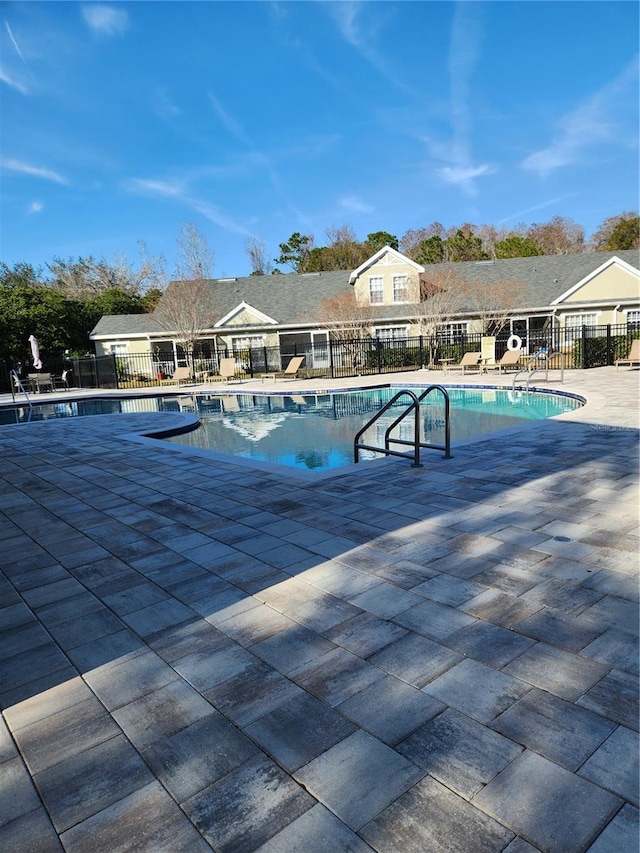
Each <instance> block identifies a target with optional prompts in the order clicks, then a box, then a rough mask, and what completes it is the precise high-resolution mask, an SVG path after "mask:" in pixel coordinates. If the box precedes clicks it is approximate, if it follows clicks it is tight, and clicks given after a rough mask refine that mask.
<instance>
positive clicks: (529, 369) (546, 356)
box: [511, 350, 565, 391]
mask: <svg viewBox="0 0 640 853" xmlns="http://www.w3.org/2000/svg"><path fill="white" fill-rule="evenodd" d="M564 355H565V354H564V353H563V352H562V350H555V351H554V352H549V353H536V354H535V357H534V359H533V362H534V363H533V366H531V364H527V365H525V366H524V367H521V368H520V370H519V371H518V372H517V373H516V374H515V376H514V377H513V382H512V383H511V390H512V391H515V390H516V380H517V378H518V377H519V376H520V374H521V373H527V380H526V390H527V391H528V390H529V382H530V381H531V379H532V378H533V376H534V374H536V373H537V372H538V371H539V370H543V369H544V380H545V382H548V381H549V361H550V360H551V359H552V358H555V357H556V356H560V357H561V358H562V364H561V367H560V382H562V383H564ZM539 360H540V361H542V362H543V364H542V365H540V364H539V363H538V361H539Z"/></svg>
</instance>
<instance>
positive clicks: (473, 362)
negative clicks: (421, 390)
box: [442, 352, 482, 374]
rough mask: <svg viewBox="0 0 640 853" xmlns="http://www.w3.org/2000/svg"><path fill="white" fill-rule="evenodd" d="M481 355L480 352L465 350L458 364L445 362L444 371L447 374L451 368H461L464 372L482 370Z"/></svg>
mask: <svg viewBox="0 0 640 853" xmlns="http://www.w3.org/2000/svg"><path fill="white" fill-rule="evenodd" d="M480 356H481V353H479V352H465V354H464V355H463V356H462V358H461V359H460V361H459V363H458V364H445V365H444V369H443V371H442V372H443V373H445V374H446V373H448V372H449V371H450V370H461V371H462V373H463V374H464V373H466V372H467V370H480V369H481V368H482V365H481V364H480Z"/></svg>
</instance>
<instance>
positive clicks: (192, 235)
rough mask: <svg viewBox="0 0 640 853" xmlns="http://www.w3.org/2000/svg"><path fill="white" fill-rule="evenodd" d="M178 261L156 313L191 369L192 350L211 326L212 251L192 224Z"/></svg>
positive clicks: (183, 232)
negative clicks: (182, 352) (182, 351)
mask: <svg viewBox="0 0 640 853" xmlns="http://www.w3.org/2000/svg"><path fill="white" fill-rule="evenodd" d="M176 242H177V244H178V251H179V260H178V263H177V265H176V276H177V277H178V278H179V279H180V281H172V282H171V283H170V284H169V287H168V288H167V289H166V291H165V293H164V295H163V296H162V298H161V299H160V302H159V303H158V307H157V308H156V310H155V311H154V312H153V316H154V317H155V319H156V320H157V321H158V323H159V324H160V326H161V327H162V328H163V329H165V330H166V331H167V332H168V333H169V334H171V335H173V337H174V338H175V340H176V342H177V343H178V344H180V346H181V347H182V349H183V350H184V353H185V358H186V359H187V363H188V365H189V367H190V368H192V364H191V359H192V356H193V350H194V347H195V344H196V341H198V340H199V339H200V338H201V336H202V333H203V332H204V330H205V329H206V328H207V326H208V325H209V324H210V322H211V315H212V312H213V299H212V295H213V290H212V284H211V282H210V281H209V279H210V278H211V273H212V271H213V251H212V249H211V248H210V247H209V243H208V241H207V238H206V237H205V236H204V234H203V233H202V232H201V231H200V230H199V229H198V228H197V227H196V225H194V224H193V223H189V224H187V225H184V226H183V227H182V230H181V232H180V235H179V237H178V238H177V241H176Z"/></svg>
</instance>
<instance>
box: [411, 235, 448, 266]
mask: <svg viewBox="0 0 640 853" xmlns="http://www.w3.org/2000/svg"><path fill="white" fill-rule="evenodd" d="M446 256H447V252H446V243H445V241H444V240H443V239H442V237H439V236H438V235H437V234H434V235H433V236H431V237H427V239H426V240H423V241H422V242H421V243H420V245H419V247H418V250H417V252H416V254H415V258H414V260H415V262H416V263H417V264H421V265H422V266H426V265H427V264H441V263H443V262H444V261H445V260H446Z"/></svg>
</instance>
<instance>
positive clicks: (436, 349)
mask: <svg viewBox="0 0 640 853" xmlns="http://www.w3.org/2000/svg"><path fill="white" fill-rule="evenodd" d="M519 337H520V341H521V345H522V349H523V351H524V353H525V354H527V355H533V354H534V353H536V352H538V351H546V352H547V353H561V354H562V356H561V358H562V363H563V365H564V367H567V368H578V369H584V368H589V367H602V366H605V365H611V364H614V363H615V361H616V359H619V358H624V357H625V356H626V355H627V353H628V351H629V349H630V347H631V341H632V339H633V338H637V337H640V329H637V328H632V327H630V326H628V325H626V324H620V325H617V326H613V325H608V326H581V327H576V328H569V329H566V328H565V329H554V330H550V331H548V332H542V333H536V334H532V335H529V336H526V335H522V334H521V335H520V336H519ZM482 338H483V335H481V334H470V335H458V336H445V337H442V336H438V337H429V336H426V335H421V336H419V337H415V338H404V339H399V340H392V341H388V340H381V339H377V338H366V339H358V340H330V341H328V342H327V343H324V344H317V343H313V344H309V345H307V346H302V345H292V346H289V347H286V346H282V347H252V348H251V349H243V350H238V351H231V350H227V349H220V350H219V351H218V352H217V353H215V354H214V355H212V356H211V357H206V358H205V357H203V355H202V354H201V353H198V352H196V353H195V354H187V353H185V352H183V351H182V350H181V349H178V352H177V353H174V352H172V351H156V352H153V353H148V354H145V353H138V354H131V355H106V356H98V357H96V356H93V357H86V358H75V359H63V358H52V359H47V358H46V356H45V357H42V356H41V357H42V358H43V366H42V372H47V373H51V374H52V376H54V377H56V376H57V377H61V376H62V373H63V371H67V381H68V384H69V386H70V387H74V388H144V387H147V386H157V385H159V384H170V383H171V377H172V375H173V373H174V371H175V369H176V368H177V367H188V368H189V369H190V371H191V374H192V376H193V379H194V380H195V381H206V380H207V379H213V378H215V377H216V376H217V375H219V367H220V359H221V358H229V357H233V358H234V359H235V364H236V375H237V376H238V377H256V376H260V375H261V374H266V373H277V372H279V371H281V370H283V369H284V368H285V367H286V366H287V364H288V363H289V360H290V359H291V358H292V357H294V356H298V355H303V356H304V362H303V366H302V369H301V371H300V373H299V375H300V376H303V377H307V378H314V377H317V378H336V377H349V376H365V375H372V374H386V373H394V372H398V371H404V370H414V369H416V370H417V369H418V368H420V367H427V366H430V367H436V368H438V367H440V366H441V361H442V360H444V359H449V360H450V361H451V362H453V363H456V362H458V361H460V359H461V358H462V356H463V355H464V354H465V353H466V352H480V351H481V349H482ZM509 338H510V334H509V333H508V332H507V333H505V334H501V335H498V336H497V337H496V339H495V358H496V360H499V359H500V358H501V357H502V355H503V354H504V353H505V351H506V350H507V349H508V341H509ZM516 343H517V342H516ZM12 368H13V369H16V371H17V372H18V374H19V376H20V377H21V378H24V379H26V378H27V377H28V374H29V373H30V372H34V370H33V367H30V366H29V364H17V365H11V364H8V363H6V362H0V390H1V391H2V392H3V393H8V392H10V391H11V390H12V388H13V383H12V381H11V369H12Z"/></svg>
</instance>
